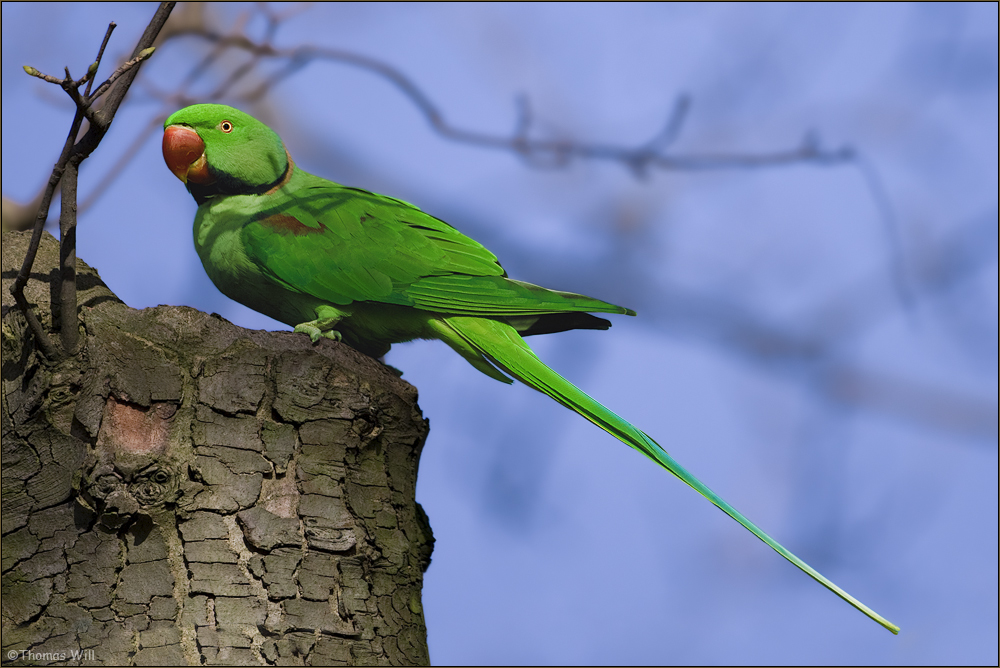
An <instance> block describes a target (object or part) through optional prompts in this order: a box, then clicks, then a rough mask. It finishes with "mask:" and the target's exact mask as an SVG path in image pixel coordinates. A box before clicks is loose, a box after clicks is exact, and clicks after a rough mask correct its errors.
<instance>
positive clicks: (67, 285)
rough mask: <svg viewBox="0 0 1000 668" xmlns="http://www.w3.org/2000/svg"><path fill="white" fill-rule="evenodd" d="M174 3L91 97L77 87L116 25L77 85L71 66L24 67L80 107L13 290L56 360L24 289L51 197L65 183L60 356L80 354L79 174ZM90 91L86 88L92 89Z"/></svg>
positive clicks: (45, 351) (41, 343)
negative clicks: (58, 69)
mask: <svg viewBox="0 0 1000 668" xmlns="http://www.w3.org/2000/svg"><path fill="white" fill-rule="evenodd" d="M174 4H175V3H172V2H164V3H161V4H160V6H159V8H158V9H157V11H156V13H155V14H154V15H153V18H152V20H151V21H150V22H149V25H148V26H147V27H146V30H145V32H144V33H143V35H142V37H141V38H140V39H139V44H138V45H137V46H136V48H135V51H134V52H133V57H132V59H131V60H130V61H129V62H127V63H125V65H122V66H121V67H119V68H118V70H116V72H115V74H113V75H112V78H111V79H109V81H108V82H106V83H107V86H105V85H103V84H102V85H101V86H100V87H98V89H97V91H95V92H94V94H93V95H90V96H81V95H80V92H79V87H80V86H82V85H83V84H84V83H85V82H88V81H91V80H92V79H93V76H94V74H96V72H97V67H98V66H99V64H100V60H101V58H102V56H103V53H104V50H105V48H106V47H107V44H108V40H109V39H110V36H111V32H112V31H113V30H114V25H115V24H114V23H112V24H111V25H109V26H108V30H107V32H106V33H105V36H104V40H103V41H102V42H101V47H100V49H99V50H98V54H97V59H96V60H95V62H94V63H93V64H91V65H90V66H89V67H88V68H87V74H86V76H84V77H83V78H82V79H80V80H79V81H75V80H74V79H73V77H72V76H71V75H70V73H69V68H68V67H67V68H65V73H66V77H65V78H64V79H62V80H59V79H56V78H55V77H51V76H48V75H43V74H41V73H40V72H39V71H38V70H37V69H35V68H34V67H30V66H26V67H25V68H24V71H25V72H27V73H28V74H29V75H31V76H36V77H39V78H41V79H44V80H45V81H48V82H50V83H55V84H57V85H59V86H61V87H62V89H63V90H65V91H66V93H67V94H68V95H69V96H70V98H72V99H73V102H74V103H75V104H76V114H75V115H74V117H73V123H72V124H71V126H70V131H69V134H68V135H67V137H66V141H65V143H64V144H63V150H62V153H61V154H60V156H59V160H58V161H57V162H56V164H55V166H54V167H53V169H52V174H51V176H50V177H49V182H48V185H47V186H46V188H45V192H44V193H43V195H42V200H41V203H40V205H39V207H38V214H37V215H36V216H35V229H34V231H33V232H32V236H31V242H30V244H29V246H28V252H27V254H26V255H25V258H24V262H23V263H22V265H21V270H20V271H19V272H18V274H17V278H16V279H15V280H14V283H13V285H12V286H11V288H10V291H11V294H12V295H13V296H14V299H15V301H16V302H17V304H18V306H19V307H20V309H21V311H22V312H23V313H24V316H25V318H26V319H27V321H28V326H29V327H30V328H31V331H32V334H33V335H34V336H35V340H36V341H37V342H38V347H39V348H40V349H41V350H42V352H43V354H44V355H45V356H46V357H48V358H49V359H55V358H56V357H57V356H58V355H59V354H60V351H58V350H57V349H56V347H55V345H54V344H53V343H52V341H51V340H50V339H49V336H48V334H47V333H46V332H45V331H44V330H43V329H42V326H41V323H40V322H39V321H38V318H37V316H36V315H35V314H34V312H33V311H32V310H31V307H30V305H29V304H28V303H27V300H26V299H25V298H24V286H25V285H26V284H27V282H28V277H29V276H30V274H31V266H32V264H34V261H35V256H36V254H37V252H38V244H39V242H40V241H41V237H42V230H43V228H44V227H45V220H46V219H47V218H48V212H49V206H50V205H51V203H52V196H53V194H54V192H55V188H56V186H57V185H58V184H59V182H60V181H61V180H62V181H63V192H62V215H61V217H60V221H59V230H60V236H61V244H60V257H61V264H62V268H61V273H60V279H61V280H60V289H59V295H60V309H59V312H60V330H61V332H62V336H61V338H62V343H63V347H62V351H61V354H63V355H71V354H74V353H75V352H76V348H77V337H78V324H77V318H78V316H77V312H76V311H77V309H76V281H75V275H76V217H77V206H76V185H77V183H76V181H77V179H76V177H77V172H78V170H79V166H80V163H81V162H83V161H84V160H86V158H87V157H88V156H89V155H90V154H91V152H93V150H94V149H95V148H97V145H98V144H99V143H100V141H101V139H102V138H103V137H104V134H105V133H106V132H107V129H108V127H109V126H110V124H111V121H112V120H113V118H114V114H115V112H116V111H117V109H118V106H119V105H120V104H121V101H122V100H123V99H124V97H125V93H126V92H128V88H129V86H130V85H131V83H132V80H133V79H134V78H135V75H136V73H137V72H138V67H137V66H138V65H139V64H140V63H141V62H142V61H143V60H145V59H147V58H149V56H150V55H152V53H153V48H152V43H153V40H155V39H156V35H157V34H158V33H159V31H160V29H161V28H162V27H163V24H164V23H165V22H166V20H167V17H168V16H169V15H170V10H171V9H173V5H174ZM114 79H120V83H119V85H114V86H113V80H114ZM89 87H90V86H89V83H88V89H89ZM109 88H110V90H111V94H110V95H109V96H108V101H107V103H106V104H105V106H104V108H103V109H102V110H101V111H100V112H98V113H95V112H94V111H93V109H92V105H93V102H94V100H95V99H97V98H98V97H100V96H101V95H103V94H104V92H105V91H106V90H108V89H109ZM84 117H86V118H87V119H88V120H89V121H90V128H89V129H88V130H87V133H86V134H85V135H84V136H83V138H82V139H81V140H80V141H79V142H77V141H76V138H77V135H78V134H79V132H80V128H81V126H82V124H83V119H84Z"/></svg>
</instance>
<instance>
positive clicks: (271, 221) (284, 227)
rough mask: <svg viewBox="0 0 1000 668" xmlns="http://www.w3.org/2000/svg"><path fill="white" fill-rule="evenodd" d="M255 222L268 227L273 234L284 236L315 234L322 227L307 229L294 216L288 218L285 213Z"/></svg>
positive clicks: (306, 226)
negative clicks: (281, 233)
mask: <svg viewBox="0 0 1000 668" xmlns="http://www.w3.org/2000/svg"><path fill="white" fill-rule="evenodd" d="M257 222H259V223H260V224H261V225H266V226H267V227H270V228H271V229H272V230H274V231H275V232H284V233H285V234H294V235H296V236H301V235H304V234H315V233H317V232H322V231H323V226H322V225H321V226H319V227H309V226H308V225H306V224H304V223H301V222H299V220H298V218H296V217H295V216H290V215H288V214H287V213H275V214H272V215H270V216H267V217H266V218H261V219H259V220H258V221H257Z"/></svg>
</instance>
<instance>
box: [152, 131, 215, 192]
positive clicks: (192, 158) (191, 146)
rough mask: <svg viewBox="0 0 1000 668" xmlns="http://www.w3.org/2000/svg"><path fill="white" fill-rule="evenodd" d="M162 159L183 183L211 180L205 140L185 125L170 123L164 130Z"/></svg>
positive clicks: (208, 181) (207, 181)
mask: <svg viewBox="0 0 1000 668" xmlns="http://www.w3.org/2000/svg"><path fill="white" fill-rule="evenodd" d="M163 160H164V161H165V162H166V163H167V167H168V168H169V169H170V171H171V172H173V173H174V176H176V177H177V178H179V179H180V180H181V181H182V182H183V183H187V182H188V181H191V182H192V183H200V184H206V183H211V182H212V181H213V179H212V176H211V174H209V173H208V162H207V161H206V159H205V142H203V141H202V140H201V137H199V136H198V133H197V132H195V131H194V130H192V129H191V128H189V127H187V126H184V125H171V126H170V127H168V128H167V129H166V130H164V132H163Z"/></svg>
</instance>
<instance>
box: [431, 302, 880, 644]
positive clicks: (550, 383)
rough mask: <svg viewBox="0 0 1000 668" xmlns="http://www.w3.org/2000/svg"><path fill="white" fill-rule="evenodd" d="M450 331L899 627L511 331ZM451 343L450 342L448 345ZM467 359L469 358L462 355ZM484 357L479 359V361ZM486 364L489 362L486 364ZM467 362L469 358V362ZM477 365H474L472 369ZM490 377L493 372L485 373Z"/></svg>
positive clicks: (480, 327) (466, 327)
mask: <svg viewBox="0 0 1000 668" xmlns="http://www.w3.org/2000/svg"><path fill="white" fill-rule="evenodd" d="M444 322H445V323H446V324H447V325H448V327H449V328H450V329H451V331H452V332H454V333H455V334H457V336H458V337H459V338H461V340H462V342H463V343H464V344H465V345H466V346H468V347H470V348H472V349H474V350H475V351H477V352H478V353H479V354H480V355H481V356H482V358H480V360H478V361H479V362H480V363H481V364H486V365H489V363H490V362H491V363H492V365H495V366H496V367H498V368H499V369H501V370H502V371H503V372H506V373H507V374H509V375H511V376H513V377H514V378H517V379H518V380H520V381H521V382H523V383H524V384H525V385H527V386H529V387H532V388H534V389H536V390H538V391H539V392H542V393H543V394H547V395H548V396H550V397H552V398H553V399H555V400H556V401H558V402H559V403H560V404H562V405H563V406H566V407H567V408H569V409H570V410H572V411H575V412H577V413H579V414H580V415H582V416H583V417H585V418H587V419H588V420H590V421H591V422H593V423H594V424H595V425H597V426H598V427H600V428H601V429H603V430H604V431H606V432H608V433H609V434H611V435H612V436H614V437H615V438H617V439H619V440H620V441H622V442H624V443H625V444H627V445H629V446H631V447H632V448H635V449H636V450H638V451H639V452H641V453H642V454H644V455H646V456H647V457H649V458H650V459H652V460H653V461H654V462H656V463H657V464H659V465H660V466H662V467H663V468H665V469H666V470H667V471H669V472H670V473H672V474H674V475H675V476H677V477H678V478H680V479H681V480H683V481H684V482H685V483H687V484H688V485H689V486H691V487H693V488H694V489H695V490H696V491H697V492H698V493H699V494H701V495H702V496H704V497H705V498H706V499H708V500H709V501H711V502H712V503H713V504H715V505H716V506H717V507H718V508H719V509H721V510H722V511H723V512H724V513H726V514H727V515H729V516H730V517H732V518H733V519H734V520H736V521H737V522H739V523H740V524H742V525H743V526H744V527H746V528H747V529H748V530H749V531H750V532H751V533H752V534H753V535H755V536H757V538H759V539H760V540H762V541H764V542H765V543H766V544H767V545H769V546H770V547H771V548H772V549H773V550H774V551H775V552H777V553H778V554H780V555H781V556H783V557H784V558H785V559H787V560H788V561H790V562H792V563H793V564H795V565H796V566H797V567H798V568H800V569H801V570H803V571H805V572H806V573H807V574H808V575H809V576H810V577H812V578H813V579H814V580H816V581H817V582H819V583H820V584H822V585H823V586H824V587H826V588H827V589H829V590H830V591H832V592H833V593H835V594H837V595H838V596H840V597H841V598H842V599H844V600H845V601H847V602H848V603H850V604H851V605H853V606H854V607H855V608H857V609H858V610H860V611H861V612H863V613H865V614H866V615H868V617H870V618H871V619H873V620H874V621H876V622H878V623H879V624H881V625H882V626H884V627H885V628H886V629H888V630H889V631H892V633H894V634H897V633H899V627H898V626H896V625H895V624H893V623H892V622H890V621H888V620H886V619H885V618H883V617H882V616H880V615H879V614H878V613H876V612H875V611H874V610H872V609H871V608H869V607H868V606H866V605H864V604H863V603H861V602H860V601H858V600H857V599H856V598H854V597H853V596H851V595H850V594H848V593H847V592H846V591H844V590H843V589H841V588H840V587H838V586H837V585H835V584H834V583H833V582H831V581H830V580H828V579H827V578H825V577H824V576H823V575H821V574H820V573H819V572H818V571H816V570H815V569H814V568H812V567H811V566H809V565H808V564H806V563H805V562H804V561H802V560H801V559H799V558H798V557H796V556H795V555H794V554H792V553H791V552H789V551H788V550H787V549H785V548H784V547H783V546H782V545H781V544H780V543H778V542H777V541H776V540H774V539H773V538H771V537H770V536H768V535H767V534H766V533H764V532H763V531H761V530H760V529H759V528H758V527H757V526H756V525H755V524H754V523H753V522H751V521H750V520H748V519H747V518H746V517H744V516H743V515H742V514H741V513H740V512H739V511H737V510H736V509H735V508H733V507H732V506H731V505H729V504H728V503H726V502H725V501H724V500H723V499H722V498H721V497H719V496H718V495H717V494H716V493H715V492H713V491H712V490H710V489H709V488H708V487H707V486H706V485H705V484H704V483H702V482H701V481H700V480H698V479H697V478H695V477H694V476H693V475H691V474H690V473H689V472H688V471H687V470H686V469H685V468H684V467H683V466H681V465H680V464H678V463H677V462H676V461H675V460H674V458H673V457H671V456H670V455H669V454H667V452H666V451H665V450H664V449H663V448H662V447H660V445H659V444H658V443H657V442H656V441H654V440H653V439H652V438H650V437H649V436H648V435H646V434H645V433H644V432H643V431H641V430H639V429H637V428H636V427H634V426H633V425H632V424H631V423H629V422H628V421H626V420H624V419H622V418H621V417H619V416H618V415H616V414H615V413H613V412H612V411H611V410H609V409H608V408H606V407H604V406H603V405H602V404H601V403H600V402H598V401H596V400H594V399H593V398H591V397H590V396H588V395H587V394H586V393H585V392H584V391H583V390H581V389H579V388H578V387H576V386H575V385H573V384H572V383H571V382H569V381H568V380H566V379H565V378H563V377H562V376H560V375H559V374H558V373H556V372H555V371H553V370H552V369H550V368H549V367H548V366H546V365H545V363H544V362H542V361H541V360H540V359H539V358H538V357H537V356H536V355H535V353H534V351H532V350H531V348H530V347H528V344H527V343H525V342H524V340H523V339H522V338H521V337H520V336H519V335H518V333H517V331H516V330H514V328H513V327H511V326H509V325H507V324H505V323H502V322H497V321H495V320H488V319H485V318H471V317H451V318H447V319H446V320H445V321H444ZM449 343H450V344H451V345H454V343H453V342H451V341H449ZM463 355H464V356H465V357H466V358H467V359H470V358H469V355H467V354H463ZM483 358H485V359H483ZM487 360H488V361H489V362H487ZM470 361H471V360H470ZM481 364H476V366H477V368H478V367H480V366H481ZM489 375H491V376H493V377H496V376H495V375H494V374H492V373H491V374H489Z"/></svg>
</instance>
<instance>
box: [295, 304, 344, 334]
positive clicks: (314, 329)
mask: <svg viewBox="0 0 1000 668" xmlns="http://www.w3.org/2000/svg"><path fill="white" fill-rule="evenodd" d="M316 315H317V316H318V317H317V318H316V319H315V320H310V321H309V322H302V323H299V324H298V325H295V330H294V331H296V332H302V333H303V334H308V335H309V339H310V340H311V341H312V342H313V343H316V342H317V341H319V339H320V337H323V338H325V339H330V340H331V341H340V340H341V339H342V338H343V336H341V334H340V332H338V331H337V330H335V329H334V328H333V327H334V325H336V324H337V323H338V322H340V321H341V320H343V319H344V317H345V316H347V315H348V313H346V312H344V311H342V310H340V309H336V308H334V307H332V306H328V305H326V304H322V305H320V306H318V307H317V308H316Z"/></svg>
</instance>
